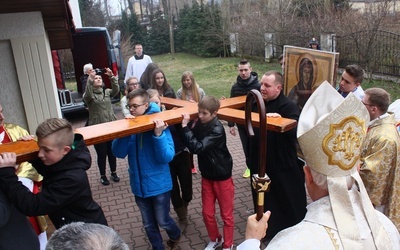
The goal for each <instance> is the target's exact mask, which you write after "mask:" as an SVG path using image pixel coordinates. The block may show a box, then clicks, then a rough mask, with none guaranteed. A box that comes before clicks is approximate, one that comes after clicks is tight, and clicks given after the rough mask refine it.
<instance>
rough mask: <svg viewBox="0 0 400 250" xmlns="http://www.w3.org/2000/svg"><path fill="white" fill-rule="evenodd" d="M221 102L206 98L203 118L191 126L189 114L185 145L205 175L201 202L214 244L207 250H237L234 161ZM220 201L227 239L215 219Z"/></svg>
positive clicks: (185, 118) (202, 103)
mask: <svg viewBox="0 0 400 250" xmlns="http://www.w3.org/2000/svg"><path fill="white" fill-rule="evenodd" d="M219 107H220V102H219V100H218V99H217V98H215V97H212V96H205V97H204V98H203V99H201V100H200V102H199V104H198V108H199V118H198V121H197V122H196V123H195V124H191V125H188V123H189V121H190V116H189V114H182V116H183V120H182V132H183V141H184V143H185V144H186V147H187V148H188V149H189V150H190V152H191V153H193V154H197V159H198V161H199V169H200V172H201V177H202V178H201V201H202V203H203V211H202V213H203V220H204V223H205V225H206V228H207V231H208V236H209V237H210V242H209V243H208V244H207V246H206V248H205V250H213V249H216V248H218V247H220V246H222V248H223V250H230V249H233V247H232V246H233V227H234V220H233V204H234V200H233V199H234V185H233V180H232V165H233V164H232V157H231V154H230V153H229V150H228V147H227V146H226V134H225V129H224V126H223V125H222V123H221V122H220V121H219V120H218V117H217V112H218V109H219ZM217 200H218V204H219V207H220V213H221V218H222V221H223V222H224V228H223V234H224V235H223V237H222V236H221V234H220V233H219V230H218V224H217V221H216V219H215V202H216V201H217Z"/></svg>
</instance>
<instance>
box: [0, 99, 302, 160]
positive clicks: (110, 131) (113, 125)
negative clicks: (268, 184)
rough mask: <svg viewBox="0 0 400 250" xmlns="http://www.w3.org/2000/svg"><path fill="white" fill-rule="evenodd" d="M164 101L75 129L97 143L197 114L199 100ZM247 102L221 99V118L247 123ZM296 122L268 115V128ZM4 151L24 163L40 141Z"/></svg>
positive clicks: (16, 144)
mask: <svg viewBox="0 0 400 250" xmlns="http://www.w3.org/2000/svg"><path fill="white" fill-rule="evenodd" d="M161 101H162V103H163V104H164V105H165V106H166V107H167V109H169V110H167V111H164V112H160V113H156V114H151V115H143V116H139V117H136V118H135V119H121V120H117V121H112V122H106V123H102V124H97V125H93V126H88V127H82V128H78V129H76V130H75V133H79V134H82V135H83V138H84V140H85V143H86V144H87V145H93V144H97V143H101V142H105V141H109V140H112V139H115V138H121V137H125V136H128V135H131V134H136V133H142V132H145V131H149V130H152V129H154V123H153V120H156V119H161V120H163V121H165V122H167V123H168V124H169V125H173V124H177V123H181V121H182V116H181V114H183V113H188V114H190V117H191V118H192V119H194V118H197V111H198V109H197V103H193V102H189V101H183V100H178V99H172V98H167V97H162V99H161ZM245 102H246V96H240V97H234V98H227V99H224V100H221V107H220V109H219V111H218V117H219V119H221V120H226V121H232V122H235V123H238V124H245V112H244V110H239V109H240V108H242V107H244V105H245ZM172 108H174V109H172ZM251 117H252V118H251V120H252V124H253V126H254V127H259V126H260V125H259V116H258V114H256V113H252V116H251ZM296 125H297V122H296V121H295V120H292V119H287V118H268V119H267V130H271V131H275V132H280V133H283V132H285V131H287V130H290V129H292V128H293V127H295V126H296ZM0 152H15V153H16V154H17V163H21V162H24V161H29V160H32V159H34V158H36V157H37V154H38V146H37V144H36V141H18V142H12V143H7V144H2V145H0Z"/></svg>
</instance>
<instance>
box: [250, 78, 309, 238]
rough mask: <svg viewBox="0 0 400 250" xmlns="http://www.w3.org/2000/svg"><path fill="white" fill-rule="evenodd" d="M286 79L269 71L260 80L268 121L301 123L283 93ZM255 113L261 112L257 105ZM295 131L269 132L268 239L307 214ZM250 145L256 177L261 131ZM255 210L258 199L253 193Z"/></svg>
mask: <svg viewBox="0 0 400 250" xmlns="http://www.w3.org/2000/svg"><path fill="white" fill-rule="evenodd" d="M282 88H283V77H282V74H281V73H279V72H277V71H268V72H267V73H265V74H264V75H263V77H262V79H261V90H260V92H261V95H262V97H263V99H264V103H265V109H266V113H267V119H268V117H284V118H289V119H294V120H296V121H297V120H298V119H299V114H300V111H299V109H298V107H297V105H296V104H295V103H294V102H293V101H291V100H289V99H288V98H287V97H286V96H285V95H284V94H283V91H282ZM253 112H258V110H257V105H256V104H254V107H253ZM296 130H297V128H293V129H291V130H289V131H287V132H284V133H278V132H273V131H267V138H266V139H267V153H266V157H267V159H266V162H267V163H266V165H267V169H266V172H267V175H268V176H269V178H270V179H271V184H270V189H269V192H266V193H265V200H264V211H267V210H269V211H271V217H270V219H269V221H268V234H267V237H268V238H269V239H271V238H273V237H274V236H275V235H276V234H277V233H278V232H279V231H281V230H283V229H285V228H288V227H291V226H293V225H295V224H297V223H299V222H300V221H301V220H302V219H303V218H304V216H305V214H306V211H307V210H306V205H307V204H306V191H305V186H304V173H303V169H302V166H299V164H298V159H297V151H296V140H297V138H296ZM254 132H255V136H254V137H252V138H251V142H250V150H249V152H250V171H251V174H252V175H253V174H257V173H258V168H259V157H260V155H259V145H260V141H259V140H260V136H259V131H257V130H255V131H254ZM252 195H253V203H254V208H256V204H257V203H256V202H257V200H256V199H257V195H256V193H255V191H254V190H253V189H252Z"/></svg>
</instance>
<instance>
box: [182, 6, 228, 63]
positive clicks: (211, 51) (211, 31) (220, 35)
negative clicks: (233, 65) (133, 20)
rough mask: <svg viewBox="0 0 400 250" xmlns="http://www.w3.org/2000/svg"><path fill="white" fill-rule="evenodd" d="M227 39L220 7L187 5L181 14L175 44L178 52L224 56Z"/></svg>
mask: <svg viewBox="0 0 400 250" xmlns="http://www.w3.org/2000/svg"><path fill="white" fill-rule="evenodd" d="M226 37H227V35H226V34H224V32H223V29H222V18H221V12H220V9H219V7H218V6H214V7H210V6H208V5H204V4H198V3H197V2H193V4H192V6H191V7H189V6H188V5H185V6H184V8H183V9H182V10H181V11H180V12H179V20H178V29H177V31H176V43H175V45H176V48H177V51H185V52H189V53H193V54H196V55H200V56H219V55H223V54H224V53H223V51H224V40H226Z"/></svg>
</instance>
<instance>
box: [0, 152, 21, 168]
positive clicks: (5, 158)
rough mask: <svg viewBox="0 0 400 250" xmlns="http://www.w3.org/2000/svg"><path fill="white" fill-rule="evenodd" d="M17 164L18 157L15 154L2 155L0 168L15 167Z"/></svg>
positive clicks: (0, 156) (0, 155)
mask: <svg viewBox="0 0 400 250" xmlns="http://www.w3.org/2000/svg"><path fill="white" fill-rule="evenodd" d="M16 164H17V155H16V154H15V153H7V152H5V153H1V154H0V168H5V167H15V166H16Z"/></svg>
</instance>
